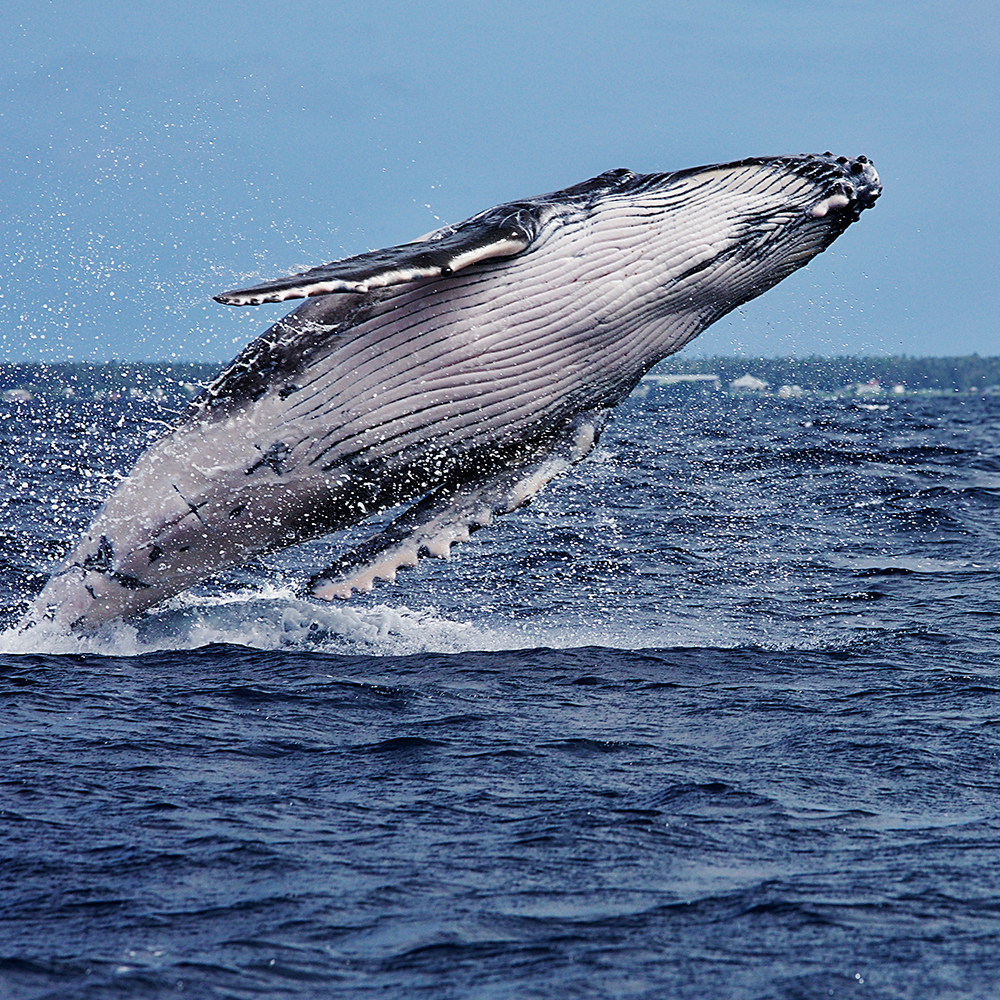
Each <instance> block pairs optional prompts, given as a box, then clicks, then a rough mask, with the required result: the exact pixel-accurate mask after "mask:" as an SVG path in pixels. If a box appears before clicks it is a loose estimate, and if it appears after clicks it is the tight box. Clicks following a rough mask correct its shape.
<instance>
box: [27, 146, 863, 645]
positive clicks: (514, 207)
mask: <svg viewBox="0 0 1000 1000" xmlns="http://www.w3.org/2000/svg"><path fill="white" fill-rule="evenodd" d="M880 193H881V183H880V181H879V178H878V174H877V173H876V171H875V168H874V166H873V165H872V164H871V163H870V162H869V161H868V160H867V159H866V158H865V157H863V156H859V157H857V158H853V159H852V158H848V157H834V156H832V155H831V154H829V153H826V154H823V155H821V156H815V155H799V156H779V157H753V158H749V159H745V160H739V161H736V162H733V163H725V164H716V165H712V166H706V167H695V168H691V169H689V170H681V171H676V172H673V173H662V174H645V175H643V174H635V173H633V172H632V171H630V170H611V171H608V172H607V173H604V174H601V175H600V176H598V177H595V178H593V179H591V180H589V181H585V182H583V183H582V184H577V185H575V186H573V187H570V188H566V189H564V190H561V191H555V192H552V193H550V194H546V195H541V196H539V197H537V198H529V199H524V200H522V201H516V202H510V203H507V204H504V205H499V206H497V207H496V208H492V209H489V210H487V211H485V212H481V213H479V214H478V215H475V216H473V217H472V218H470V219H467V220H466V221H464V222H461V223H458V224H456V225H451V226H444V227H442V228H441V229H438V230H435V231H434V232H432V233H429V234H427V235H426V236H424V237H421V238H420V239H419V240H415V241H413V242H410V243H405V244H402V245H400V246H397V247H390V248H387V249H385V250H378V251H372V252H369V253H363V254H360V255H358V256H355V257H350V258H346V259H344V260H337V261H333V262H331V263H328V264H323V265H320V266H318V267H315V268H311V269H310V270H308V271H305V272H302V273H300V274H293V275H289V276H286V277H281V278H276V279H273V280H270V281H265V282H262V283H260V284H257V285H253V286H251V287H249V288H238V289H233V290H230V291H227V292H223V293H220V294H219V295H218V296H217V297H216V298H217V300H218V301H219V302H222V303H225V304H228V305H237V306H240V305H260V304H264V303H272V302H284V301H287V300H289V299H303V300H305V301H304V302H303V303H302V304H301V305H299V307H298V308H297V309H295V310H294V311H293V312H292V313H290V314H289V315H287V316H285V317H284V318H283V319H280V320H279V321H278V322H277V323H275V324H274V325H273V326H272V327H271V328H270V329H269V330H267V331H266V332H265V333H264V334H263V336H261V337H260V338H259V339H258V340H256V341H254V342H253V343H252V344H250V345H249V346H248V347H247V348H246V349H245V350H244V351H243V352H242V353H241V354H240V355H239V356H238V357H237V358H236V359H235V361H234V362H233V363H232V365H230V366H229V368H228V369H227V370H226V371H225V372H223V373H222V375H220V376H219V378H218V379H216V381H215V382H214V383H213V384H212V385H211V386H209V387H208V389H206V390H205V392H203V393H202V394H201V395H200V396H199V397H198V398H197V399H195V400H194V402H193V403H192V404H191V405H190V406H189V407H188V409H187V410H186V411H185V413H183V414H182V415H181V416H180V417H179V418H178V420H177V421H176V422H175V424H174V425H173V426H172V427H171V428H169V429H168V430H167V431H165V432H164V433H163V434H162V435H161V436H160V438H159V439H158V440H157V441H156V442H155V443H154V444H153V445H152V446H151V447H150V448H149V449H148V450H147V451H146V452H145V453H144V454H143V455H142V456H141V457H140V458H139V460H138V462H137V463H136V466H135V468H134V469H133V470H132V472H131V473H130V474H129V476H128V477H127V478H126V479H125V480H124V481H122V482H121V483H120V484H119V486H118V488H117V489H116V490H115V492H114V493H113V494H112V495H111V496H110V497H109V498H108V500H107V502H106V503H105V505H104V507H103V508H102V509H101V511H99V512H98V514H97V515H96V517H95V518H94V520H93V523H92V524H91V525H90V527H89V528H88V530H87V531H86V532H85V534H84V536H83V538H82V539H81V540H80V542H79V543H78V544H77V545H76V546H75V547H74V549H73V550H72V552H71V553H70V555H69V556H68V557H67V559H66V560H65V562H64V563H63V565H62V566H61V567H60V568H58V569H57V570H56V572H55V573H54V574H53V575H52V577H51V579H50V580H49V582H48V584H47V585H46V587H45V589H44V590H43V591H42V593H41V594H40V595H39V597H38V598H37V600H36V602H35V605H34V612H33V613H34V615H35V616H36V617H39V618H46V619H50V620H54V621H56V622H59V623H62V624H65V625H69V626H72V627H74V628H79V629H90V628H94V627H97V626H98V625H100V624H101V623H102V622H105V621H108V620H111V619H114V618H120V617H127V616H132V615H136V614H138V613H141V612H142V611H144V610H145V609H147V608H150V607H152V606H154V605H156V604H158V603H160V602H161V601H163V600H165V599H166V598H168V597H170V596H172V595H174V594H177V593H179V592H181V591H182V590H185V589H186V588H188V587H190V586H192V585H194V584H196V583H198V582H199V581H200V580H203V579H205V578H207V577H209V576H211V575H212V574H214V573H218V572H219V571H221V570H224V569H227V568H229V567H232V566H237V565H240V564H242V563H245V562H246V561H248V560H250V559H252V558H254V557H256V556H259V555H262V554H265V553H269V552H274V551H277V550H280V549H282V548H285V547H287V546H289V545H293V544H295V543H297V542H301V541H304V540H307V539H310V538H316V537H320V536H322V535H325V534H328V533H330V532H331V531H333V530H335V529H338V528H343V527H347V526H350V525H354V524H358V523H360V522H362V521H364V520H365V519H366V518H368V517H370V516H371V515H373V514H375V513H377V512H379V511H383V510H386V509H389V508H391V507H394V506H396V505H399V504H404V503H409V502H413V506H412V507H410V509H409V510H406V511H405V512H404V513H403V514H401V515H400V516H399V517H397V518H396V519H395V520H394V521H392V523H391V524H389V525H388V526H387V527H386V528H385V529H384V530H382V531H381V532H379V533H377V534H375V535H373V536H372V537H371V538H369V539H367V540H366V541H364V542H362V543H361V544H360V545H359V546H358V547H357V548H355V549H354V550H353V551H351V552H348V553H346V554H343V555H340V556H338V557H337V558H335V559H334V561H333V562H332V563H331V564H330V565H329V566H328V567H326V568H320V569H319V570H318V572H316V573H315V575H314V576H313V577H312V578H311V579H310V580H309V581H308V583H306V589H307V592H308V593H310V594H311V595H312V596H314V597H317V598H322V599H333V598H335V597H348V596H350V595H351V594H352V593H353V592H356V591H366V590H370V589H371V588H372V586H373V585H374V582H375V581H376V580H379V579H381V580H389V581H392V580H394V579H395V577H396V573H397V571H398V570H399V569H400V568H402V567H404V566H413V565H416V563H417V562H418V561H419V560H420V559H421V558H423V557H427V556H432V557H447V555H448V552H449V550H450V548H451V546H452V545H453V544H454V543H456V542H461V541H463V540H465V539H467V538H468V537H469V535H470V534H471V533H472V532H474V531H476V530H478V529H480V528H482V527H485V526H487V525H489V524H491V523H492V522H493V521H494V520H495V518H496V517H498V516H500V515H503V514H506V513H509V512H511V511H513V510H516V509H518V508H519V507H522V506H524V505H525V504H527V503H529V502H530V501H531V499H532V498H533V497H534V496H535V495H536V494H537V493H538V491H539V490H540V489H542V488H543V487H544V486H545V485H546V484H547V483H548V482H550V481H551V480H552V479H553V478H555V477H556V476H558V475H560V474H562V473H563V472H565V471H566V470H567V469H569V468H570V467H571V466H572V465H574V464H575V463H576V462H579V461H580V460H582V459H583V458H584V457H586V455H587V454H588V453H589V452H590V451H591V450H592V449H593V447H594V444H595V443H596V441H597V440H598V438H599V436H600V432H601V428H602V427H603V426H604V424H605V422H606V421H607V419H608V417H609V414H610V412H611V410H612V409H613V408H614V407H615V406H616V405H617V404H618V403H619V402H621V400H623V399H624V398H625V397H626V396H627V395H628V394H629V392H630V391H631V390H632V388H634V386H635V385H636V384H637V382H638V381H639V379H640V378H642V376H643V375H644V374H645V373H646V372H647V371H648V370H649V369H650V368H651V367H652V366H653V365H654V364H656V363H657V362H658V361H660V360H661V359H662V358H664V357H666V356H667V355H669V354H672V353H673V352H674V351H677V350H679V349H680V348H681V347H683V346H684V344H686V343H687V342H688V341H690V340H691V339H692V338H693V337H695V336H697V335H698V334H699V333H700V332H701V331H702V330H704V329H705V328H706V327H707V326H709V325H710V324H711V323H712V322H714V321H715V320H717V319H718V318H719V317H720V316H723V315H725V314H726V313H727V312H729V311H730V310H732V309H734V308H736V307H737V306H738V305H740V304H741V303H743V302H746V301H747V300H749V299H752V298H754V297H755V296H757V295H759V294H761V293H762V292H763V291H765V290H766V289H768V288H770V287H771V286H773V285H774V284H776V283H777V282H778V281H781V280H782V279H783V278H785V277H787V276H788V275H789V274H791V273H792V272H794V271H795V270H797V269H798V268H800V267H802V266H803V265H805V264H806V263H808V261H809V260H811V259H812V258H813V257H815V256H816V255H817V254H818V253H820V252H821V251H822V250H824V249H825V248H826V247H828V246H829V245H830V244H831V243H832V242H833V241H834V240H835V239H836V238H837V237H838V236H839V235H840V234H841V233H842V232H844V230H845V229H847V227H848V226H850V225H851V224H852V223H853V222H855V221H856V220H857V219H858V218H859V217H860V215H861V213H862V212H863V211H864V210H865V209H867V208H870V207H871V206H872V205H873V204H874V202H875V200H876V199H877V198H878V197H879V195H880Z"/></svg>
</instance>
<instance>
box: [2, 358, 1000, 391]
mask: <svg viewBox="0 0 1000 1000" xmlns="http://www.w3.org/2000/svg"><path fill="white" fill-rule="evenodd" d="M222 368H223V366H222V365H218V364H200V363H198V362H124V361H113V362H107V363H97V362H58V363H55V364H46V363H42V362H30V363H26V364H13V365H11V364H0V393H2V392H6V391H8V390H12V389H13V390H16V389H27V390H29V391H30V392H32V393H35V394H42V395H46V396H66V395H76V396H81V397H89V396H93V395H95V394H96V393H106V392H123V393H127V392H130V391H131V390H133V389H136V390H139V391H141V392H143V393H150V392H154V391H156V390H157V389H160V390H162V391H164V392H166V393H167V394H169V395H175V394H183V395H187V396H190V395H191V394H192V392H194V391H195V390H196V389H197V388H198V387H200V386H203V385H206V384H208V383H209V382H211V381H212V379H214V378H215V376H216V375H217V374H218V373H219V372H220V371H221V370H222ZM656 372H657V373H659V374H677V375H717V376H718V377H719V379H720V381H721V382H722V384H723V385H729V384H730V383H731V382H732V381H734V380H735V379H737V378H740V377H742V376H743V375H753V376H754V377H755V378H759V379H761V380H763V381H764V382H767V383H768V385H769V386H770V387H771V388H772V389H776V388H778V387H779V386H782V385H799V386H801V387H802V388H803V389H805V390H811V391H816V392H832V391H836V390H837V389H838V388H841V387H843V386H847V385H851V384H855V383H865V382H871V381H876V382H878V383H879V384H880V385H882V386H885V387H891V386H894V385H904V386H906V388H907V390H909V391H911V392H912V391H919V390H922V389H924V390H935V391H945V392H969V391H971V390H977V389H978V390H983V389H987V388H989V387H991V386H1000V357H980V356H979V355H977V354H971V355H967V356H965V357H951V358H911V357H907V356H906V355H900V356H884V357H841V358H825V357H816V356H814V357H806V358H746V357H714V358H699V357H689V356H686V355H684V354H680V355H673V356H672V357H670V358H667V359H666V360H665V361H663V362H662V363H661V364H660V365H659V366H658V367H657V368H656ZM68 390H71V391H69V392H68Z"/></svg>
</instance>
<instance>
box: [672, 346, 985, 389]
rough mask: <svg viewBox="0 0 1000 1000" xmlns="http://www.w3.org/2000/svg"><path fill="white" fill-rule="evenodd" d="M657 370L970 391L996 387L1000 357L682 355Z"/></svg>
mask: <svg viewBox="0 0 1000 1000" xmlns="http://www.w3.org/2000/svg"><path fill="white" fill-rule="evenodd" d="M657 371H658V372H659V373H662V374H671V375H672V374H677V375H718V377H719V379H720V380H721V382H722V384H723V385H729V384H730V383H731V382H732V381H733V380H734V379H737V378H740V377H742V376H743V375H753V376H754V377H756V378H759V379H761V380H763V381H764V382H767V383H768V385H769V386H770V387H771V388H774V389H776V388H778V387H779V386H782V385H799V386H802V388H803V389H806V390H811V391H815V392H832V391H835V390H836V389H838V388H841V387H843V386H847V385H852V384H855V383H865V382H872V381H874V382H878V383H879V384H880V385H882V386H885V387H891V386H894V385H903V386H906V388H907V390H909V391H911V392H914V391H919V390H922V389H923V390H934V391H944V392H969V391H972V390H976V389H978V390H983V389H987V388H989V387H991V386H1000V357H987V358H981V357H980V356H979V355H978V354H970V355H967V356H965V357H953V358H911V357H907V356H906V355H896V356H884V357H879V356H876V357H840V358H825V357H816V356H813V357H806V358H740V357H714V358H694V357H685V356H684V355H683V354H681V355H674V356H672V357H670V358H668V359H667V360H666V361H664V362H663V363H662V364H661V365H660V366H659V367H658V368H657Z"/></svg>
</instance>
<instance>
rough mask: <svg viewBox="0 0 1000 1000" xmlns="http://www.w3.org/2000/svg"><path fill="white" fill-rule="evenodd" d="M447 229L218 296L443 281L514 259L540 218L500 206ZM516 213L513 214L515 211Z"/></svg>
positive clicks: (276, 297) (278, 298)
mask: <svg viewBox="0 0 1000 1000" xmlns="http://www.w3.org/2000/svg"><path fill="white" fill-rule="evenodd" d="M500 208H501V209H502V211H498V210H497V209H490V210H489V211H488V212H483V213H482V214H480V215H477V216H474V217H473V218H471V219H467V220H466V221H465V222H462V223H460V224H459V225H457V226H445V227H444V228H443V229H437V230H435V231H434V232H432V233H428V234H427V235H426V236H424V237H422V238H421V239H419V240H416V241H414V242H413V243H404V244H402V245H401V246H398V247H389V248H388V249H386V250H373V251H371V252H370V253H362V254H358V255H357V256H356V257H346V258H344V259H343V260H335V261H333V262H332V263H330V264H323V265H321V266H320V267H313V268H310V269H309V270H308V271H303V272H301V273H300V274H290V275H289V276H288V277H286V278H276V279H274V280H273V281H265V282H263V283H262V284H259V285H253V286H251V287H250V288H241V289H234V290H233V291H230V292H223V293H222V294H221V295H216V296H215V301H216V302H221V303H222V304H223V305H227V306H259V305H261V304H262V303H264V302H284V301H285V299H306V298H311V297H312V296H314V295H330V294H332V293H334V292H368V291H370V290H371V289H373V288H384V287H386V286H388V285H401V284H405V283H406V282H408V281H417V280H419V279H421V278H440V277H442V276H443V275H448V274H453V273H454V272H455V271H460V270H462V269H463V268H466V267H469V266H470V265H471V264H478V263H480V262H481V261H484V260H490V259H491V258H494V257H500V258H503V257H514V256H516V255H517V254H519V253H521V252H522V251H524V250H526V249H527V248H528V246H529V245H530V244H531V241H532V240H533V239H534V238H535V234H536V232H537V229H538V218H537V216H536V214H535V212H534V211H533V210H532V209H531V208H530V207H528V206H522V207H516V206H512V205H502V206H500ZM512 208H513V209H514V211H511V209H512Z"/></svg>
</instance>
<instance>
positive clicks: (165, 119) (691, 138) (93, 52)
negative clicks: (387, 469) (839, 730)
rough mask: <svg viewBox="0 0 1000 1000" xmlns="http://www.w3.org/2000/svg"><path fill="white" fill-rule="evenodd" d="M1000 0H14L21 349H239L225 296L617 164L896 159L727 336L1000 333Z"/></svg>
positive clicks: (16, 343) (248, 334) (916, 346)
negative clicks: (842, 227)
mask: <svg viewBox="0 0 1000 1000" xmlns="http://www.w3.org/2000/svg"><path fill="white" fill-rule="evenodd" d="M998 49H1000V44H998V18H997V16H996V14H995V13H994V9H993V7H992V5H991V4H988V3H987V2H969V3H957V4H931V3H921V2H914V0H908V2H895V0H888V2H884V3H877V4H874V3H871V0H865V2H853V0H840V2H838V0H825V2H822V3H820V2H816V3H813V2H808V0H799V2H779V0H697V2H678V3H671V2H660V3H643V2H633V3H630V4H628V5H621V6H620V5H612V4H603V3H591V2H581V0H578V2H575V3H564V2H553V3H543V2H520V0H508V2H504V3H479V4H466V5H459V4H454V3H440V2H437V0H424V2H423V3H421V4H407V3H402V2H400V3H388V2H379V0H366V2H360V3H334V2H327V3H324V2H319V0H299V2H296V3H267V4H264V3H255V2H250V3H239V4H236V3H222V2H218V0H202V2H197V3H193V2H188V0H176V2H173V3H171V4H169V5H167V4H163V5H155V6H154V5H142V6H141V7H140V6H138V5H132V4H127V3H125V2H124V0H122V2H110V0H88V2H85V3H84V2H69V0H51V2H47V0H34V3H32V4H8V5H5V6H4V8H3V9H2V10H0V51H2V54H3V61H2V64H0V65H2V67H3V69H2V75H0V296H2V297H0V361H21V360H32V359H39V358H41V359H44V360H53V361H56V360H65V359H76V360H87V359H92V360H107V359H111V358H125V359H150V360H157V359H167V360H169V359H185V360H208V361H224V360H227V359H228V358H230V357H231V356H233V355H234V354H235V353H236V351H237V350H238V349H239V347H241V346H242V345H243V344H244V343H246V342H247V341H249V340H251V339H252V338H253V337H254V336H256V335H257V334H258V333H260V332H261V331H262V330H263V329H264V328H265V327H266V326H267V325H268V324H270V323H271V322H273V321H274V320H275V319H277V318H278V317H279V316H280V315H282V313H283V312H284V311H286V310H285V309H284V308H283V307H281V306H268V307H261V308H259V309H240V310H236V309H227V308H226V307H223V306H220V305H217V304H216V303H214V302H212V301H211V295H212V294H213V293H214V292H217V291H221V290H223V289H226V288H229V287H232V286H233V285H234V284H238V283H240V282H242V281H244V280H246V279H251V280H252V279H257V278H261V279H263V278H268V277H273V276H277V275H279V274H281V273H285V272H286V271H288V270H290V269H292V268H297V267H307V266H311V265H313V264H316V263H320V262H323V261H326V260H331V259H334V258H336V257H341V256H345V255H348V254H352V253H358V252H361V251H363V250H366V249H371V248H375V247H380V246H389V245H393V244H396V243H402V242H405V241H407V240H410V239H413V238H415V237H416V236H419V235H420V234H422V233H424V232H426V231H427V230H429V229H431V228H433V227H434V226H435V225H437V224H440V223H443V222H453V221H458V220H460V219H462V218H465V217H467V216H469V215H471V214H473V213H474V212H477V211H479V210H480V209H483V208H487V207H489V206H491V205H494V204H497V203H498V202H501V201H506V200H509V199H512V198H517V197H522V196H529V195H534V194H539V193H541V192H543V191H549V190H553V189H555V188H558V187H562V186H565V185H568V184H572V183H575V182H577V181H580V180H583V179H584V178H586V177H589V176H593V175H594V174H597V173H600V172H601V171H602V170H606V169H609V168H611V167H619V166H626V167H630V168H632V169H634V170H637V171H640V172H649V171H658V170H671V169H677V168H681V167H687V166H693V165H695V164H701V163H714V162H720V161H725V160H732V159H737V158H740V157H743V156H748V155H766V154H772V153H787V152H801V151H818V152H822V151H824V150H827V149H829V150H832V151H834V152H835V153H838V154H841V153H843V154H849V155H857V154H859V153H865V154H867V155H868V156H869V157H870V158H871V159H873V160H874V161H875V163H876V165H877V167H878V169H879V172H880V174H881V176H882V180H883V184H884V195H883V197H882V200H881V201H880V202H879V204H878V205H877V206H876V207H875V209H874V210H873V211H871V212H868V213H866V214H865V216H864V217H863V218H862V220H861V222H860V223H859V224H858V225H856V226H854V227H852V229H851V230H850V231H848V233H846V234H845V235H844V236H843V237H842V238H841V239H840V240H839V241H838V242H837V243H836V244H834V246H833V248H832V249H831V250H829V251H828V252H827V253H825V254H823V255H822V256H821V257H819V258H817V259H816V260H815V261H814V262H813V263H812V264H810V265H809V267H808V268H806V269H805V270H804V271H800V272H799V273H797V274H796V275H793V276H792V277H791V278H789V279H788V280H787V281H786V282H784V283H783V284H782V285H780V286H778V287H777V288H776V289H774V290H772V291H771V292H768V293H767V295H765V296H764V297H763V298H761V299H758V300H756V301H755V302H752V303H749V304H748V305H746V306H744V307H743V308H742V309H741V310H739V311H738V312H736V313H733V314H732V315H731V316H729V317H727V318H725V319H723V320H722V321H720V322H719V323H718V324H716V326H714V327H713V328H711V329H710V330H709V331H708V332H707V333H705V334H702V336H701V337H700V338H699V340H697V341H695V342H694V343H693V344H692V345H690V346H689V347H688V348H687V352H688V353H695V354H716V353H719V354H731V353H745V354H751V355H756V354H762V355H788V354H795V355H799V356H804V355H808V354H811V353H817V354H825V355H839V354H867V353H877V354H882V353H906V354H911V355H926V354H936V355H940V354H968V353H972V352H974V351H975V352H978V353H980V354H997V353H1000V332H998V325H997V308H996V299H997V290H998V289H997V284H998V281H997V275H998V270H1000V269H998V263H1000V261H998V245H1000V244H998V240H997V232H998V221H1000V220H998V215H1000V198H998V197H997V194H996V176H997V168H996V164H997V163H998V162H1000V155H998V154H1000V149H998V146H1000V113H998V108H1000V103H998V91H1000V73H998V71H997V66H998V65H1000V52H998Z"/></svg>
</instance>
